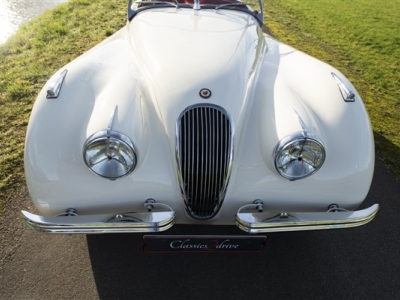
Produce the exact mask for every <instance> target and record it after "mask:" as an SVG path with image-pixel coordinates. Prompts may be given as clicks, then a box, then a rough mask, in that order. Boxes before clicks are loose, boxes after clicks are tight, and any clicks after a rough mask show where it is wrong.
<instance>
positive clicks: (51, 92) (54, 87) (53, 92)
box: [46, 69, 68, 99]
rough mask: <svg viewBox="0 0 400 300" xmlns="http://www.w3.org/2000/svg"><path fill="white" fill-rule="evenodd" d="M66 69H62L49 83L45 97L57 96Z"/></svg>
mask: <svg viewBox="0 0 400 300" xmlns="http://www.w3.org/2000/svg"><path fill="white" fill-rule="evenodd" d="M67 72H68V70H67V69H65V70H63V71H62V72H61V73H60V74H59V75H58V77H57V78H56V79H54V81H52V82H50V83H49V86H48V88H47V96H46V97H47V99H49V98H57V97H58V95H59V94H60V91H61V86H62V84H63V82H64V79H65V76H66V75H67Z"/></svg>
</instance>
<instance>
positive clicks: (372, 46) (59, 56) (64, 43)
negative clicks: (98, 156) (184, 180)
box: [0, 0, 400, 209]
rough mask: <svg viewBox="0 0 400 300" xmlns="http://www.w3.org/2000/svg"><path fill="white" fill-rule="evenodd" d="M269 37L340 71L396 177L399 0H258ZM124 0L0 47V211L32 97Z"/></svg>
mask: <svg viewBox="0 0 400 300" xmlns="http://www.w3.org/2000/svg"><path fill="white" fill-rule="evenodd" d="M264 4H265V7H264V8H265V13H266V17H265V23H266V24H267V26H269V27H270V28H271V29H272V32H273V33H274V35H275V36H276V37H277V38H278V39H280V40H281V41H283V42H285V43H288V44H290V45H292V46H294V47H296V48H298V49H300V50H302V51H304V52H306V53H308V54H311V55H313V56H315V57H318V58H320V59H322V60H324V61H326V62H328V63H330V64H332V65H334V66H335V67H336V68H338V69H339V70H341V71H342V72H343V73H344V74H346V75H347V76H348V77H349V78H350V80H351V81H352V82H353V84H354V85H355V86H356V87H357V89H358V91H359V93H360V94H361V95H362V97H363V98H364V101H365V103H366V105H367V108H368V110H369V113H370V116H371V119H372V123H373V128H374V133H375V138H376V145H377V150H378V151H379V155H380V156H381V157H382V158H383V159H384V160H385V161H386V163H387V164H388V165H390V166H391V167H392V168H393V170H394V171H395V172H396V174H397V175H400V162H399V161H398V160H397V159H396V158H397V157H398V156H399V155H400V134H399V133H398V131H399V130H398V129H399V128H400V92H399V89H398V81H399V73H398V70H399V67H400V66H399V60H400V33H399V28H400V18H399V15H400V11H399V10H400V0H392V1H385V2H384V1H381V0H375V1H370V0H353V1H344V0H342V1H340V0H318V1H315V0H314V1H310V0H301V1H300V0H298V1H296V0H264ZM125 22H126V1H125V0H96V1H92V0H70V1H68V2H67V3H65V4H62V5H60V6H59V7H57V8H56V9H54V10H51V11H49V12H47V13H45V14H44V15H42V16H41V17H40V18H37V19H35V20H34V21H33V22H30V23H28V24H27V25H25V26H24V27H23V28H22V29H21V30H19V31H18V33H17V34H16V35H15V36H13V37H12V38H11V39H9V41H8V42H7V43H6V44H4V45H1V46H0V142H1V145H2V146H1V147H0V195H1V196H0V209H1V201H3V202H4V201H7V200H8V199H10V198H11V197H13V196H15V193H16V192H17V191H18V190H19V187H20V186H21V185H23V184H25V183H24V175H23V151H24V139H25V131H26V126H27V123H28V119H29V114H30V111H31V108H32V105H33V102H34V100H35V98H36V95H37V94H38V92H39V90H40V89H41V87H42V86H43V84H44V83H45V82H46V81H47V79H48V78H49V76H50V75H51V74H53V73H54V72H55V71H56V70H58V69H59V68H60V67H61V66H63V65H64V64H66V63H67V62H69V61H71V60H72V59H74V58H75V57H77V56H78V55H80V54H82V53H83V52H85V51H86V50H88V49H90V48H91V47H92V46H94V45H96V44H97V43H98V42H100V41H101V40H103V39H104V38H106V37H107V36H109V35H111V34H112V33H114V32H115V31H116V30H118V29H119V28H121V27H122V26H123V25H124V24H125Z"/></svg>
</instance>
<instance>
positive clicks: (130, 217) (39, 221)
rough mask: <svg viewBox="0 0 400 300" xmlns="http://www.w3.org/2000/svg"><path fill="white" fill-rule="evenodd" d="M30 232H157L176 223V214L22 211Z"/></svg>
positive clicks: (171, 212)
mask: <svg viewBox="0 0 400 300" xmlns="http://www.w3.org/2000/svg"><path fill="white" fill-rule="evenodd" d="M22 215H23V217H24V219H25V221H26V223H27V224H28V226H29V227H30V228H32V229H33V230H37V231H42V232H49V233H69V234H71V233H84V234H85V233H86V234H88V233H124V232H125V233H126V232H160V231H164V230H167V229H169V228H171V227H172V225H174V223H175V212H173V211H167V212H148V213H123V214H114V215H109V214H108V215H84V216H60V217H43V216H39V215H35V214H31V213H29V212H27V211H22Z"/></svg>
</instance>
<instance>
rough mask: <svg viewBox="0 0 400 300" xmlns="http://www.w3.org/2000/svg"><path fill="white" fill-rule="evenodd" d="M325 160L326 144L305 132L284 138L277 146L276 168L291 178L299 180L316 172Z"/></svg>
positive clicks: (284, 175)
mask: <svg viewBox="0 0 400 300" xmlns="http://www.w3.org/2000/svg"><path fill="white" fill-rule="evenodd" d="M324 161H325V149H324V146H323V145H322V143H321V142H320V141H318V140H317V139H316V138H314V137H310V136H308V135H307V134H306V133H305V132H301V133H297V134H294V135H291V136H288V137H286V138H284V139H283V140H282V141H281V142H280V143H279V144H278V145H277V146H276V148H275V168H276V170H277V171H278V172H279V174H281V175H282V176H283V177H285V178H287V179H289V180H298V179H302V178H306V177H308V176H310V175H312V174H314V173H315V172H317V171H318V170H319V169H320V168H321V166H322V165H323V163H324Z"/></svg>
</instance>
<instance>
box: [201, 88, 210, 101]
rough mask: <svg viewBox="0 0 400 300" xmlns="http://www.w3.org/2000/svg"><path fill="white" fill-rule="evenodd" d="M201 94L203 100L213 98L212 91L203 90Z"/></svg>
mask: <svg viewBox="0 0 400 300" xmlns="http://www.w3.org/2000/svg"><path fill="white" fill-rule="evenodd" d="M199 94H200V97H201V98H203V99H208V98H210V97H211V91H210V90H209V89H201V90H200V92H199Z"/></svg>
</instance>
